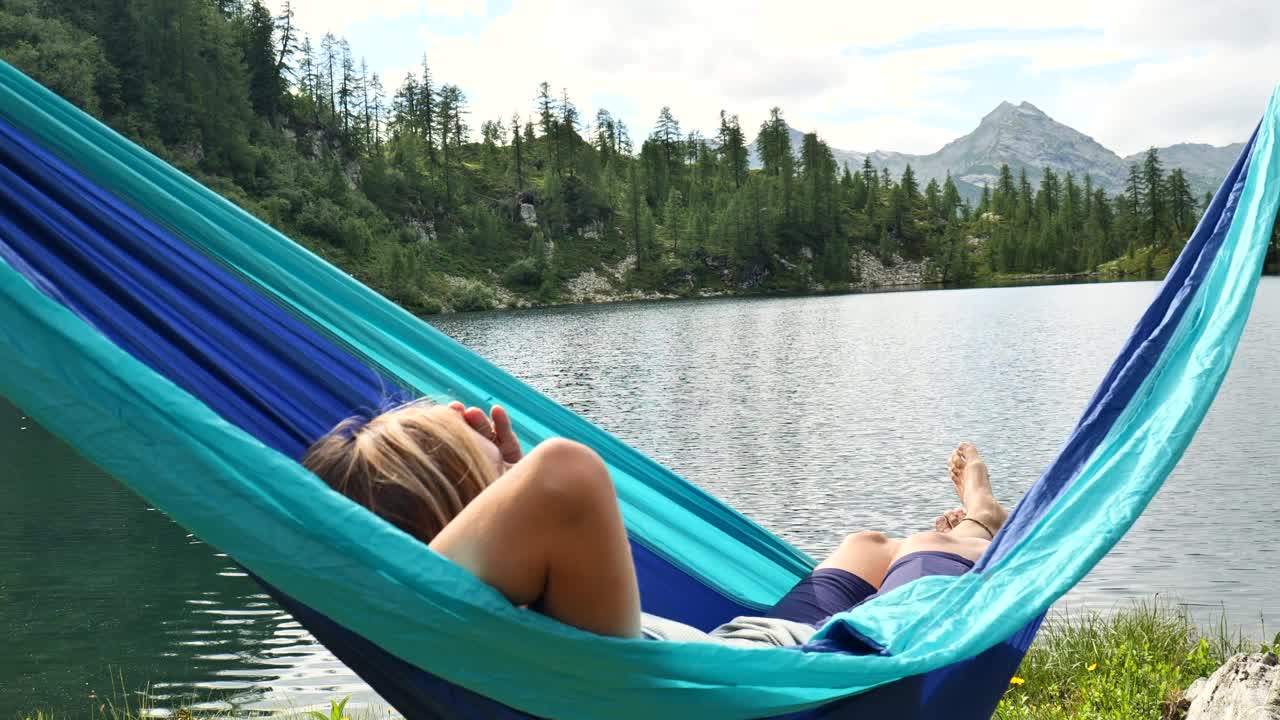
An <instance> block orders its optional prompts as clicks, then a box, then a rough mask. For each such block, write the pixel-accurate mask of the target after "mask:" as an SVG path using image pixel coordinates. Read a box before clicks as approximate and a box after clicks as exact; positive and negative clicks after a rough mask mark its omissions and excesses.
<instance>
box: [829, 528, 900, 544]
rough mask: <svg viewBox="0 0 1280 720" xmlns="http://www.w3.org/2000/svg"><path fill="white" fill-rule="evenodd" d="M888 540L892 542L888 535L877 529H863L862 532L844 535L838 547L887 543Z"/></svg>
mask: <svg viewBox="0 0 1280 720" xmlns="http://www.w3.org/2000/svg"><path fill="white" fill-rule="evenodd" d="M890 542H892V540H890V538H889V536H888V535H885V534H884V533H882V532H879V531H878V530H863V531H862V532H856V533H851V534H849V535H846V536H845V538H844V540H842V541H841V542H840V547H841V548H845V547H856V546H866V545H888V544H889V543H890Z"/></svg>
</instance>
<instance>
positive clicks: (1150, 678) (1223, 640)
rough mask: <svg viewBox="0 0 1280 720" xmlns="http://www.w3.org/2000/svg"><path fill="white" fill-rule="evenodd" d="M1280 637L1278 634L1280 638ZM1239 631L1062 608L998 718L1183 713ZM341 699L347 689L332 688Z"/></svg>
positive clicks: (113, 706) (300, 718)
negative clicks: (1186, 694) (1195, 686)
mask: <svg viewBox="0 0 1280 720" xmlns="http://www.w3.org/2000/svg"><path fill="white" fill-rule="evenodd" d="M1278 640H1280V638H1278ZM1257 650H1258V647H1257V645H1256V644H1254V643H1247V642H1245V641H1244V639H1243V638H1241V637H1239V636H1238V635H1232V634H1231V633H1230V632H1229V631H1228V629H1227V624H1226V621H1225V618H1224V619H1223V620H1220V621H1219V622H1218V623H1217V624H1216V625H1215V626H1213V627H1209V628H1202V627H1199V626H1197V625H1196V624H1195V622H1194V621H1193V620H1192V619H1191V618H1190V617H1189V616H1188V615H1187V614H1186V613H1185V612H1184V611H1182V610H1181V609H1179V608H1177V607H1176V606H1173V605H1171V604H1169V603H1166V602H1162V601H1152V602H1147V603H1138V604H1134V605H1132V606H1129V607H1126V608H1123V609H1120V610H1118V611H1116V612H1115V613H1111V614H1106V615H1104V614H1099V613H1080V612H1072V613H1070V614H1063V613H1059V614H1055V615H1052V616H1051V617H1050V618H1049V620H1047V621H1046V622H1045V625H1044V627H1043V628H1042V629H1041V631H1040V635H1039V637H1038V638H1037V639H1036V642H1035V644H1034V645H1032V647H1031V650H1030V652H1028V653H1027V656H1026V658H1024V659H1023V661H1022V665H1021V666H1020V667H1019V668H1018V672H1017V675H1015V676H1014V680H1013V682H1011V683H1010V685H1009V690H1008V691H1007V692H1006V694H1005V696H1004V698H1003V699H1002V700H1001V702H1000V706H999V708H998V709H997V710H996V713H995V716H994V717H995V718H996V720H1180V719H1181V718H1182V715H1183V712H1184V709H1183V708H1180V707H1179V706H1178V702H1177V701H1178V698H1179V697H1180V696H1181V694H1182V692H1183V691H1184V690H1185V689H1186V688H1187V687H1188V686H1190V685H1191V683H1193V682H1195V680H1196V679H1197V678H1200V677H1206V676H1208V675H1210V674H1211V673H1212V672H1213V671H1214V670H1216V669H1217V668H1218V666H1220V665H1221V664H1222V663H1223V662H1224V661H1225V660H1226V659H1227V658H1228V657H1230V656H1231V655H1234V654H1236V653H1239V652H1248V651H1257ZM335 702H340V699H336V698H335ZM96 710H97V712H94V713H93V717H94V718H95V719H100V720H142V719H143V718H150V717H156V716H157V713H153V712H152V711H151V710H150V709H148V708H147V707H146V706H139V705H138V704H137V702H136V701H134V702H132V703H130V702H128V701H116V702H105V703H103V704H102V705H101V706H100V707H99V708H96ZM331 710H332V708H330V709H329V710H326V711H324V712H320V713H318V714H316V713H312V712H307V711H301V710H293V711H286V712H284V713H281V714H280V715H277V716H275V717H277V718H286V719H287V720H321V718H323V719H324V720H329V718H330V716H331V715H332V716H333V720H342V719H343V718H349V720H385V718H387V717H394V716H393V715H388V714H387V711H386V710H383V711H381V712H378V711H375V710H365V709H352V710H351V711H350V712H343V713H341V714H336V715H335V714H333V713H332V712H331ZM159 715H161V716H168V717H174V718H193V717H203V716H210V717H212V716H218V715H220V713H212V714H210V713H205V712H201V711H199V710H196V711H190V710H185V709H181V710H176V711H169V712H166V713H159ZM63 717H64V716H62V715H56V714H52V713H43V712H41V713H27V714H20V715H17V716H16V717H15V720H63Z"/></svg>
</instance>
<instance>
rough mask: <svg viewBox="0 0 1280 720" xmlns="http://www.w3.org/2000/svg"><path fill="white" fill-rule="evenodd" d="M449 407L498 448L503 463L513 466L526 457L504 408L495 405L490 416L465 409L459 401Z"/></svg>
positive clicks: (476, 408) (482, 412)
mask: <svg viewBox="0 0 1280 720" xmlns="http://www.w3.org/2000/svg"><path fill="white" fill-rule="evenodd" d="M449 407H450V408H452V409H453V410H454V411H455V412H457V413H458V414H459V415H461V416H462V419H463V420H466V421H467V424H468V425H470V426H471V429H472V430H475V431H476V432H478V433H480V435H481V436H482V437H484V438H485V439H486V440H488V441H489V442H492V443H493V444H494V445H496V446H497V447H498V452H499V453H501V454H502V462H504V463H506V464H507V465H508V466H511V465H515V464H516V463H518V462H520V458H522V457H524V450H522V449H521V448H520V441H519V440H518V439H517V438H516V434H515V431H514V430H512V428H511V416H509V415H507V411H506V410H504V409H503V408H502V406H500V405H494V406H493V408H492V409H491V410H489V414H488V415H486V414H485V412H484V411H483V410H481V409H480V408H478V407H465V406H463V404H462V403H460V402H458V401H457V400H454V401H453V402H451V403H449Z"/></svg>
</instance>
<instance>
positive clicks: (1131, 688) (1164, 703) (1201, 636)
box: [995, 601, 1257, 720]
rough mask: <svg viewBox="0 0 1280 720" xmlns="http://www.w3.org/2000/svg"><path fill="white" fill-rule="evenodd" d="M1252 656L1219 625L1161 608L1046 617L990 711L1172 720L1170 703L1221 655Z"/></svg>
mask: <svg viewBox="0 0 1280 720" xmlns="http://www.w3.org/2000/svg"><path fill="white" fill-rule="evenodd" d="M1248 650H1257V647H1255V646H1251V645H1250V644H1248V643H1246V642H1245V641H1244V640H1243V638H1241V637H1239V636H1233V635H1232V634H1231V633H1230V632H1229V631H1228V630H1227V625H1226V622H1225V619H1223V620H1220V621H1219V622H1218V624H1217V625H1216V626H1214V627H1211V628H1207V629H1206V628H1200V627H1197V625H1196V624H1195V623H1194V622H1193V621H1192V620H1191V618H1190V617H1189V616H1188V615H1187V614H1186V613H1185V612H1184V611H1182V610H1180V609H1178V608H1176V607H1174V606H1172V605H1169V604H1167V603H1164V602H1160V601H1155V602H1150V603H1140V604H1135V605H1133V606H1131V607H1128V608H1125V609H1122V610H1119V611H1117V612H1116V613H1114V614H1111V615H1101V614H1098V613H1072V614H1070V615H1056V616H1051V617H1050V619H1049V620H1048V621H1046V623H1045V626H1044V627H1043V628H1042V629H1041V631H1040V635H1039V637H1037V638H1036V642H1035V644H1034V645H1032V647H1031V650H1030V652H1028V653H1027V656H1026V657H1025V658H1024V659H1023V661H1022V665H1021V667H1019V668H1018V673H1017V675H1015V676H1014V680H1013V681H1012V682H1011V683H1010V686H1009V690H1008V692H1007V693H1006V694H1005V696H1004V698H1003V699H1002V700H1001V702H1000V706H999V708H998V709H997V710H996V714H995V718H996V719H997V720H1076V719H1079V720H1085V719H1086V718H1087V719H1088V720H1178V719H1179V718H1181V717H1182V716H1183V713H1184V711H1185V708H1179V706H1178V699H1179V698H1180V697H1181V695H1182V692H1183V691H1184V690H1186V688H1187V687H1189V686H1190V685H1191V683H1193V682H1195V680H1196V679H1197V678H1200V677H1207V676H1208V675H1210V674H1211V673H1212V672H1213V671H1214V670H1216V669H1217V668H1218V666H1219V665H1221V664H1222V663H1223V662H1224V661H1225V660H1226V659H1227V658H1228V657H1230V656H1231V655H1234V654H1236V653H1239V652H1246V651H1248Z"/></svg>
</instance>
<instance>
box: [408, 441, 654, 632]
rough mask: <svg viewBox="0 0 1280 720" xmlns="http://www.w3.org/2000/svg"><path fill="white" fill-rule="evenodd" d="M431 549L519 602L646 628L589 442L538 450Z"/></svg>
mask: <svg viewBox="0 0 1280 720" xmlns="http://www.w3.org/2000/svg"><path fill="white" fill-rule="evenodd" d="M495 420H497V418H495ZM473 427H474V425H473ZM508 429H509V424H508ZM513 437H514V436H513ZM431 548H432V549H433V550H435V551H436V552H438V553H440V554H441V555H444V556H445V557H447V558H449V559H450V560H452V561H453V562H455V563H457V564H458V565H460V566H462V567H464V568H466V569H467V570H469V571H470V572H471V573H473V574H474V575H475V576H476V577H478V578H480V579H481V580H483V581H484V582H486V583H488V584H490V585H492V586H493V587H495V588H497V589H498V591H500V592H501V593H502V594H503V595H505V596H506V597H507V599H508V600H510V601H511V602H512V603H513V604H515V605H528V606H530V607H532V608H533V609H535V610H538V611H539V612H542V613H545V614H546V615H549V616H550V617H553V618H555V619H556V620H559V621H561V622H563V623H565V624H568V625H573V626H575V627H579V628H582V629H583V630H589V631H591V632H595V633H599V634H601V635H613V636H617V637H638V636H639V634H640V592H639V588H638V586H637V582H636V574H635V567H634V565H633V564H632V560H631V546H630V544H629V543H628V541H627V532H626V528H625V526H624V525H623V522H622V514H621V512H620V511H619V509H618V500H617V496H616V495H615V494H614V489H613V483H612V481H611V480H610V478H609V471H608V469H607V468H606V467H605V465H604V462H603V461H601V460H600V457H599V456H598V455H596V453H595V452H594V451H592V450H591V449H590V448H588V447H586V446H585V445H581V444H579V443H575V442H571V441H568V440H563V439H554V440H549V441H547V442H544V443H542V444H541V445H539V446H538V447H536V448H534V449H533V450H532V451H531V452H530V453H529V455H528V456H527V457H525V458H523V459H520V460H519V461H518V462H516V463H515V464H514V465H512V467H511V469H510V471H508V472H507V473H506V474H505V475H503V476H502V477H500V478H498V480H497V481H496V482H494V484H493V485H491V486H489V487H488V488H487V489H486V490H485V491H484V492H482V493H480V494H479V495H478V496H477V497H476V498H475V499H474V500H472V501H471V503H470V504H468V505H467V507H465V508H463V510H462V512H461V513H459V514H458V516H457V517H456V518H454V519H453V521H452V522H450V523H449V524H448V525H446V526H445V528H444V530H443V531H441V532H440V534H439V535H437V536H436V538H435V539H434V540H433V541H432V542H431Z"/></svg>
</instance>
